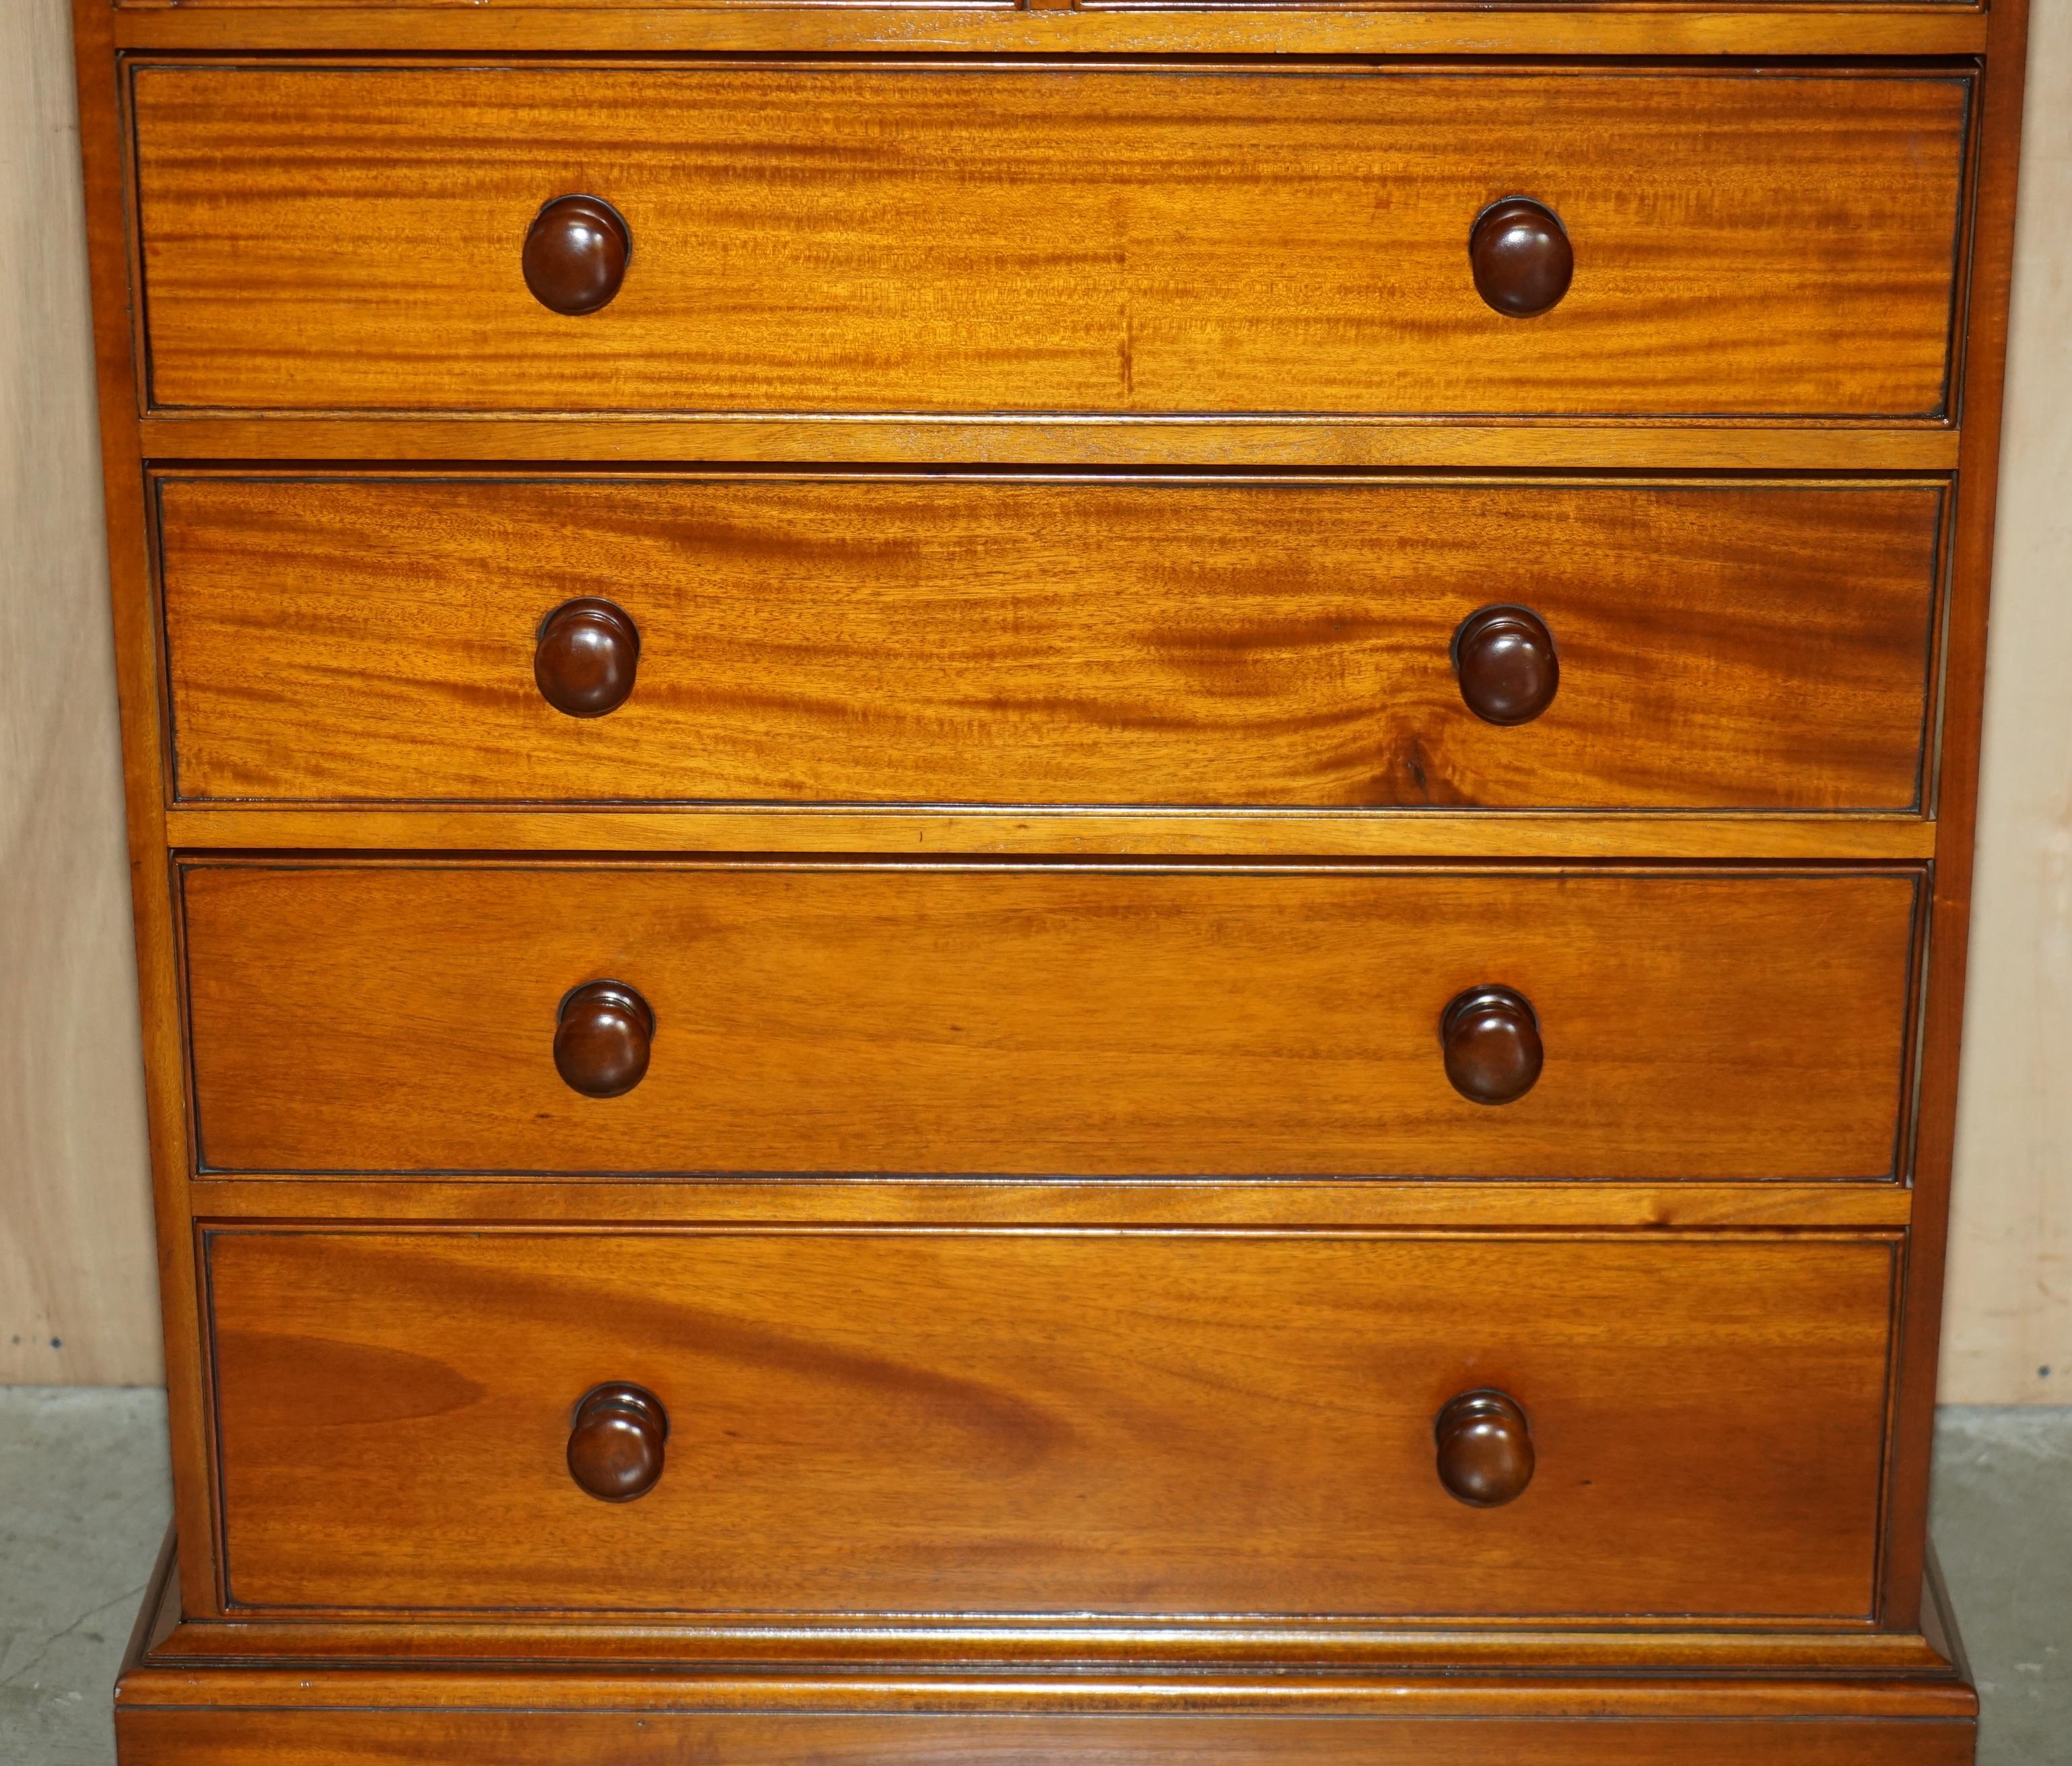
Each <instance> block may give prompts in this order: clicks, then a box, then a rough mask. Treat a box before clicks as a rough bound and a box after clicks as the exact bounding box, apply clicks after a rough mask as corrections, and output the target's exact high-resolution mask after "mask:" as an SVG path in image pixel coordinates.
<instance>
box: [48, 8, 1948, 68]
mask: <svg viewBox="0 0 2072 1766" xmlns="http://www.w3.org/2000/svg"><path fill="white" fill-rule="evenodd" d="M88 3H93V4H97V3H98V0H88ZM111 24H112V29H113V37H114V39H115V41H116V42H117V43H120V44H121V45H122V46H123V47H125V48H150V49H202V50H209V49H218V50H230V51H249V50H254V49H317V50H324V51H337V50H352V49H374V50H381V49H393V47H395V46H396V45H397V44H398V43H409V44H412V45H413V46H415V47H417V48H419V49H421V50H440V49H460V50H472V51H483V50H488V51H510V50H518V51H526V50H530V51H545V52H547V53H561V54H565V53H566V52H567V51H569V49H570V48H572V47H578V48H582V49H586V50H593V51H608V50H623V51H635V52H637V53H640V54H647V55H654V54H658V53H664V52H667V51H698V50H705V51H734V52H738V51H771V50H779V51H791V52H793V53H798V52H801V51H805V52H812V51H837V52H843V51H868V50H877V51H892V52H894V53H909V54H911V53H920V54H931V55H943V54H948V53H955V52H959V51H966V52H972V53H980V54H995V55H997V54H1001V53H1007V54H1022V55H1028V54H1035V55H1044V54H1050V55H1071V54H1083V55H1513V56H1515V55H1825V56H1840V57H1856V56H1864V55H1977V54H1979V52H1980V51H1983V50H1984V47H1985V46H1986V41H1987V37H1988V30H1987V19H1986V14H1985V11H1984V8H1982V7H1979V6H1973V5H1968V4H1961V3H1960V4H1950V3H1947V0H1896V3H1892V4H1868V5H1867V4H1863V3H1860V0H1846V3H1844V4H1839V5H1837V4H1832V3H1830V0H1767V3H1764V0H1756V3H1741V4H1731V5H1712V6H1708V5H1703V4H1700V5H1692V6H1681V7H1679V8H1677V9H1675V10H1661V11H1647V12H1639V11H1635V10H1628V9H1626V8H1624V7H1617V6H1598V7H1595V8H1591V7H1586V6H1560V7H1554V6H1533V7H1530V8H1520V9H1519V10H1473V11H1468V10H1461V9H1459V8H1457V7H1449V6H1417V5H1415V4H1410V5H1404V6H1390V7H1389V8H1387V10H1363V9H1354V8H1348V7H1345V6H1331V5H1323V6H1315V7H1309V6H1286V5H1272V6H1258V7H1250V6H1203V7H1200V8H1192V7H1189V8H1166V7H1138V6H1129V7H1110V6H1084V7H1073V8H1063V9H1059V8H1052V7H1049V6H1030V7H1022V6H1016V5H1015V4H1014V3H1013V0H971V3H969V4H960V5H952V6H943V5H939V4H935V3H934V0H922V3H920V4H919V5H911V6H909V5H901V4H898V3H896V0H895V3H894V4H891V5H886V6H857V5H835V6H812V7H800V8H798V9H796V10H794V9H791V8H788V7H787V8H777V7H771V6H754V5H746V6H744V5H717V6H715V5H712V4H709V3H708V0H682V3H677V0H670V3H665V4H664V5H660V6H652V5H645V4H637V3H628V4H606V5H598V4H597V3H595V0H566V3H564V4H561V5H558V6H557V5H554V4H552V3H551V0H538V3H535V0H524V3H523V4H520V5H495V6H481V5H450V4H449V3H448V0H424V3H422V4H419V5H415V6H390V5H387V4H383V5H379V6H369V5H368V4H366V3H364V0H331V3H330V4H323V3H321V0H318V3H310V4H302V3H299V0H298V3H294V4H290V5H284V6H265V5H263V4H262V5H260V6H257V7H247V6H236V5H234V4H228V3H226V4H225V5H224V6H220V7H218V6H212V5H200V6H198V5H196V4H195V0H187V3H186V4H183V5H181V6H178V7H177V8H176V9H175V8H167V7H165V6H162V4H161V3H160V0H139V3H138V5H137V6H135V7H134V8H132V7H130V6H128V5H127V4H126V3H125V4H124V5H121V6H118V8H117V11H116V12H115V14H113V18H112V19H111Z"/></svg>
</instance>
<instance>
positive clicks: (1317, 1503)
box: [205, 1226, 1896, 1622]
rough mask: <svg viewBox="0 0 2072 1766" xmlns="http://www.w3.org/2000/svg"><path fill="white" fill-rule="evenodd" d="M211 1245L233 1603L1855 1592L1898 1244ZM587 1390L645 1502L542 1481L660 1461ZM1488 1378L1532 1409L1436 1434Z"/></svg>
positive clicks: (1152, 1608) (241, 1237)
mask: <svg viewBox="0 0 2072 1766" xmlns="http://www.w3.org/2000/svg"><path fill="white" fill-rule="evenodd" d="M205 1255H206V1259H207V1265H208V1267H207V1280H208V1296H209V1311H210V1318H211V1321H212V1333H213V1340H214V1342H213V1350H214V1357H215V1370H216V1389H217V1393H218V1402H219V1404H220V1414H219V1417H218V1431H219V1443H220V1455H221V1459H220V1476H221V1479H222V1497H223V1504H224V1531H225V1540H226V1556H227V1565H228V1587H229V1591H230V1596H231V1599H232V1602H233V1603H235V1604H240V1605H242V1606H246V1607H272V1608H417V1609H439V1608H442V1609H449V1610H467V1611H476V1612H480V1611H486V1610H491V1609H500V1608H501V1609H513V1608H533V1609H539V1608H554V1609H568V1610H578V1611H597V1612H610V1611H629V1610H647V1611H673V1612H698V1613H714V1614H717V1613H726V1614H735V1615H763V1616H768V1617H770V1618H771V1620H772V1621H773V1622H782V1619H783V1616H784V1615H787V1614H803V1613H820V1614H828V1613H841V1612H880V1613H882V1612H900V1613H913V1614H939V1615H945V1616H949V1615H976V1614H1009V1613H1026V1614H1045V1613H1051V1614H1056V1613H1072V1614H1082V1615H1083V1614H1104V1613H1112V1614H1118V1615H1151V1614H1210V1613H1244V1614H1253V1615H1276V1614H1278V1615H1297V1614H1306V1615H1326V1614H1338V1615H1368V1616H1502V1615H1518V1616H1552V1615H1577V1616H1599V1617H1603V1616H1634V1617H1647V1616H1655V1617H1668V1616H1689V1615H1720V1616H1725V1615H1738V1616H1748V1615H1756V1616H1778V1617H1794V1618H1800V1619H1811V1620H1851V1619H1856V1620H1860V1619H1862V1618H1864V1616H1866V1615H1867V1614H1868V1611H1869V1609H1870V1606H1871V1602H1872V1596H1873V1571H1874V1559H1875V1538H1876V1534H1877V1513H1878V1490H1879V1466H1880V1462H1881V1446H1882V1442H1883V1438H1884V1433H1885V1406H1886V1396H1885V1394H1886V1345H1887V1338H1888V1324H1889V1310H1890V1304H1891V1299H1892V1288H1893V1275H1894V1267H1895V1263H1896V1246H1895V1245H1894V1244H1893V1242H1891V1241H1889V1240H1887V1239H1880V1238H1850V1239H1843V1238H1763V1237H1759V1236H1747V1235H1742V1236H1736V1235H1732V1234H1709V1235H1708V1234H1693V1235H1687V1236H1679V1237H1675V1238H1655V1239H1646V1240H1639V1239H1622V1238H1590V1237H1587V1236H1580V1235H1574V1234H1570V1235H1566V1236H1556V1235H1541V1236H1538V1237H1526V1236H1512V1235H1508V1234H1507V1235H1503V1236H1490V1237H1486V1238H1466V1237H1459V1236H1454V1237H1411V1236H1403V1235H1388V1234H1367V1235H1348V1234H1329V1235H1327V1234H1317V1233H1282V1234H1254V1233H1239V1232H1210V1231H1180V1232H1165V1231H1161V1232H1149V1231H1146V1232H1124V1233H1116V1232H1105V1233H1089V1232H1072V1231H1022V1230H1008V1231H1001V1230H993V1231H972V1230H957V1231H951V1230H933V1229H930V1230H890V1231H858V1230H834V1231H827V1230H821V1231H807V1230H779V1229H755V1230H739V1231H734V1230H727V1231H722V1230H645V1231H639V1232H631V1231H627V1230H590V1229H544V1228H497V1229H491V1230H475V1229H468V1230H458V1229H450V1228H426V1229H401V1230H393V1229H392V1230H380V1229H371V1228H370V1229H343V1228H316V1229H290V1228H282V1227H271V1226H269V1227H249V1228H248V1227H228V1226H226V1227H220V1228H216V1229H214V1230H211V1231H209V1232H208V1234H207V1237H206V1251H205ZM614 1382H623V1383H626V1384H629V1385H631V1386H635V1387H637V1388H641V1389H644V1390H645V1391H646V1392H647V1393H648V1394H652V1398H653V1399H654V1400H655V1401H656V1405H657V1407H658V1408H659V1410H660V1412H661V1413H662V1415H664V1416H665V1417H666V1420H667V1431H668V1432H667V1439H666V1442H665V1443H663V1444H660V1448H659V1458H660V1476H659V1477H658V1478H657V1479H656V1481H655V1482H654V1483H653V1485H652V1488H651V1489H648V1490H647V1491H646V1492H645V1493H643V1494H641V1495H639V1497H637V1499H635V1500H626V1501H599V1500H597V1498H596V1497H594V1496H593V1495H592V1494H590V1493H586V1491H585V1490H584V1489H582V1488H581V1487H579V1485H578V1483H577V1481H576V1480H575V1478H574V1475H573V1473H572V1470H571V1465H572V1463H573V1462H572V1456H571V1452H570V1445H571V1434H572V1428H574V1430H575V1431H576V1432H577V1434H578V1435H579V1436H580V1439H579V1440H578V1452H577V1453H576V1454H575V1455H574V1456H573V1457H574V1460H582V1462H583V1464H584V1465H585V1467H586V1473H587V1475H589V1476H591V1477H592V1478H593V1479H596V1478H598V1476H600V1475H601V1474H600V1472H599V1469H598V1468H600V1466H605V1465H606V1462H611V1466H615V1467H616V1468H618V1469H619V1470H621V1471H623V1470H625V1469H626V1468H627V1467H628V1466H629V1465H630V1466H632V1467H633V1468H635V1469H638V1468H639V1466H640V1465H641V1464H642V1463H643V1460H642V1456H643V1454H647V1453H650V1452H655V1451H657V1450H656V1439H655V1438H656V1436H657V1435H659V1432H660V1427H661V1423H660V1419H657V1418H653V1417H647V1418H643V1417H642V1416H641V1415H639V1414H638V1413H637V1411H634V1410H632V1409H630V1408H623V1407H622V1408H621V1409H619V1410H617V1411H614V1410H613V1409H612V1408H611V1407H610V1406H609V1405H606V1406H605V1407H602V1409H600V1408H598V1407H592V1409H591V1410H590V1412H589V1414H588V1415H587V1416H586V1417H585V1418H584V1419H582V1422H581V1423H580V1424H578V1420H577V1419H578V1412H579V1410H580V1409H581V1401H582V1400H583V1399H584V1398H586V1395H587V1394H591V1393H592V1392H593V1391H594V1390H596V1389H598V1388H599V1387H601V1386H606V1385H608V1384H611V1383H614ZM1485 1389H1488V1390H1494V1391H1497V1392H1499V1393H1501V1394H1507V1395H1508V1397H1509V1398H1510V1399H1511V1400H1513V1401H1515V1407H1516V1412H1517V1416H1516V1418H1514V1417H1513V1415H1511V1413H1510V1412H1508V1411H1506V1410H1505V1408H1504V1407H1503V1405H1502V1404H1499V1403H1495V1402H1494V1401H1490V1402H1489V1403H1486V1404H1485V1405H1484V1406H1483V1407H1482V1410H1481V1411H1480V1412H1479V1415H1480V1423H1479V1428H1477V1427H1466V1429H1465V1430H1464V1431H1461V1432H1459V1433H1457V1435H1455V1436H1454V1437H1453V1439H1452V1440H1451V1442H1450V1444H1449V1452H1448V1454H1446V1455H1444V1456H1442V1455H1441V1452H1440V1450H1439V1448H1438V1446H1437V1441H1436V1437H1435V1419H1437V1417H1438V1416H1439V1415H1440V1413H1441V1411H1442V1410H1444V1409H1445V1407H1447V1405H1448V1403H1449V1400H1453V1399H1454V1398H1457V1397H1458V1396H1459V1395H1461V1394H1466V1393H1470V1392H1474V1391H1477V1390H1485ZM1460 1417H1461V1413H1456V1420H1460ZM1517 1419H1522V1421H1523V1431H1524V1435H1525V1437H1526V1440H1527V1441H1529V1447H1530V1452H1531V1476H1530V1479H1529V1481H1527V1482H1526V1483H1525V1484H1524V1486H1523V1493H1522V1494H1519V1495H1517V1496H1516V1497H1515V1499H1514V1500H1511V1501H1507V1502H1505V1503H1504V1504H1503V1505H1501V1506H1492V1507H1476V1506H1471V1505H1469V1504H1468V1503H1467V1502H1465V1501H1461V1500H1460V1499H1459V1498H1458V1497H1457V1496H1455V1495H1454V1494H1452V1493H1449V1489H1448V1488H1447V1486H1446V1485H1445V1483H1443V1482H1442V1481H1441V1464H1442V1461H1443V1464H1444V1465H1445V1468H1446V1470H1447V1471H1448V1472H1449V1473H1450V1475H1451V1476H1453V1479H1454V1480H1455V1481H1456V1482H1461V1483H1468V1482H1470V1481H1471V1480H1472V1479H1473V1478H1474V1477H1475V1476H1482V1477H1484V1478H1485V1480H1486V1481H1485V1483H1484V1484H1483V1485H1482V1486H1480V1493H1482V1494H1485V1495H1489V1494H1503V1493H1504V1486H1505V1481H1506V1480H1507V1479H1508V1480H1509V1481H1511V1484H1515V1483H1516V1481H1517V1480H1518V1478H1519V1475H1520V1474H1521V1472H1522V1470H1523V1464H1524V1458H1525V1446H1524V1444H1523V1443H1522V1442H1521V1440H1520V1439H1519V1435H1520V1428H1519V1421H1518V1420H1517ZM1469 1420H1470V1423H1472V1422H1473V1420H1474V1419H1472V1418H1471V1419H1469ZM615 1452H619V1453H620V1457H619V1459H617V1460H613V1457H612V1456H613V1454H614V1453H615ZM647 1463H648V1464H649V1467H650V1468H651V1469H652V1461H649V1462H647ZM608 1468H609V1467H607V1469H608ZM634 1482H635V1483H637V1482H638V1480H637V1479H635V1480H634ZM629 1487H630V1485H622V1486H619V1489H622V1490H623V1489H627V1488H629ZM1470 1493H1474V1487H1473V1486H1472V1485H1470Z"/></svg>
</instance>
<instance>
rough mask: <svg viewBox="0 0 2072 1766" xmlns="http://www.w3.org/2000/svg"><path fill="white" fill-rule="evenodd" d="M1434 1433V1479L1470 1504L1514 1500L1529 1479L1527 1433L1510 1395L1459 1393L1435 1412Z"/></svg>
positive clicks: (1481, 1505)
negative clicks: (1436, 1469)
mask: <svg viewBox="0 0 2072 1766" xmlns="http://www.w3.org/2000/svg"><path fill="white" fill-rule="evenodd" d="M1433 1435H1434V1437H1435V1438H1436V1439H1437V1442H1438V1446H1439V1481H1440V1482H1441V1484H1443V1485H1445V1487H1446V1488H1447V1489H1448V1490H1449V1491H1450V1492H1451V1493H1453V1495H1454V1496H1457V1497H1459V1498H1460V1499H1461V1501H1463V1502H1465V1503H1467V1504H1468V1505H1470V1507H1473V1508H1477V1509H1498V1508H1502V1507H1503V1505H1504V1504H1505V1503H1507V1502H1515V1501H1517V1500H1518V1499H1519V1497H1522V1496H1523V1495H1524V1494H1525V1487H1526V1485H1528V1484H1530V1483H1531V1481H1532V1431H1531V1427H1530V1426H1529V1425H1528V1424H1527V1422H1526V1420H1525V1412H1524V1411H1523V1410H1522V1409H1520V1408H1519V1403H1518V1400H1517V1399H1515V1398H1509V1397H1507V1396H1506V1395H1505V1394H1503V1393H1502V1392H1492V1391H1481V1392H1463V1393H1462V1394H1461V1395H1460V1396H1459V1397H1458V1398H1454V1399H1453V1400H1452V1401H1451V1402H1450V1403H1448V1405H1447V1406H1446V1407H1445V1409H1444V1410H1443V1411H1440V1413H1439V1419H1438V1422H1437V1424H1436V1425H1435V1426H1434V1427H1433Z"/></svg>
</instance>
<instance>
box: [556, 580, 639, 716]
mask: <svg viewBox="0 0 2072 1766" xmlns="http://www.w3.org/2000/svg"><path fill="white" fill-rule="evenodd" d="M639 660H640V629H639V626H635V624H634V623H633V622H632V620H631V619H630V618H627V614H626V610H625V609H624V608H623V607H615V606H613V605H612V604H611V602H608V601H593V600H590V599H589V598H587V597H586V598H584V599H582V600H581V601H565V602H562V603H561V606H558V607H557V608H556V609H555V610H553V612H552V613H550V614H548V615H547V617H546V618H545V620H544V621H542V622H541V626H540V637H539V642H538V643H537V646H536V647H535V648H534V650H533V651H532V679H533V680H535V681H536V682H537V683H538V684H539V688H540V696H541V698H542V699H544V700H546V702H547V703H548V704H549V705H552V706H553V708H554V709H555V710H556V711H557V712H566V713H568V714H569V717H603V716H604V714H605V713H606V712H611V711H617V710H618V709H619V707H620V706H621V705H623V704H625V703H626V700H627V695H629V694H630V693H631V692H632V691H633V671H634V669H635V667H636V666H637V665H638V664H639Z"/></svg>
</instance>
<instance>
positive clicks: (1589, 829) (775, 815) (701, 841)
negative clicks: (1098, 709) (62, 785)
mask: <svg viewBox="0 0 2072 1766" xmlns="http://www.w3.org/2000/svg"><path fill="white" fill-rule="evenodd" d="M166 832H167V833H168V835H169V836H170V838H171V843H172V844H173V845H175V846H176V847H179V848H220V849H223V850H226V851H233V852H235V851H245V850H247V849H249V848H269V847H272V848H302V849H306V850H314V851H320V852H331V851H356V852H393V851H396V850H397V849H400V848H425V849H430V850H433V851H440V850H445V851H453V852H486V851H490V850H493V849H495V848H503V849H505V850H508V851H515V852H799V853H812V852H837V853H859V852H877V853H888V854H893V855H896V856H903V857H909V858H912V857H927V856H935V855H940V854H989V853H992V854H1001V855H1017V854H1019V855H1025V856H1026V855H1031V854H1040V855H1043V856H1109V857H1112V856H1133V855H1172V856H1187V857H1195V858H1231V857H1273V856H1281V855H1283V854H1286V853H1289V852H1299V853H1301V854H1303V855H1305V856H1310V857H1318V858H1525V859H1535V858H1565V859H1640V860H1646V859H1720V860H1730V859H1765V860H1809V861H1812V862H1815V863H1819V862H1822V861H1826V860H1848V859H1867V860H1892V859H1917V858H1930V857H1932V856H1934V851H1935V824H1934V823H1933V822H1932V821H1926V820H1923V819H1921V818H1919V817H1916V816H1909V815H1674V814H1666V813H1660V812H1655V813H1649V814H1644V815H1588V814H1572V813H1545V812H1535V811H1509V812H1501V813H1499V812H1495V811H1472V810H1461V811H1452V810H1316V811H1303V810H1246V811H1238V810H1170V809H1169V810H1116V809H1112V808H1111V809H1100V808H1085V807H1081V808H1066V809H1044V808H1034V807H1023V808H1020V809H984V808H976V809H963V810H956V809H943V808H939V807H938V808H933V809H906V810H890V809H870V808H860V807H855V806H848V807H844V806H825V805H823V806H819V807H808V806H799V807H781V808H768V807H761V806H756V805H747V806H742V805H733V806H724V805H699V806H689V807H672V808H650V809H619V808H613V807H610V806H602V805H601V806H594V807H588V808H582V809H549V810H540V809H456V808H452V807H446V806H442V805H438V804H418V805H411V806H405V807H383V806H379V805H367V806H363V805H358V804H356V805H352V806H350V807H311V806H304V805H273V806H267V807H245V806H236V807H229V806H216V807H208V808H179V809H173V810H169V811H167V812H166Z"/></svg>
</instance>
